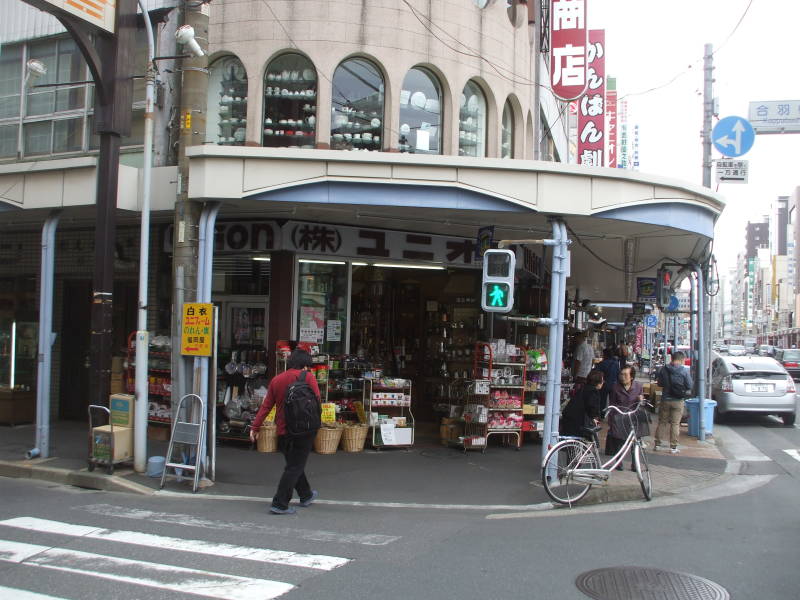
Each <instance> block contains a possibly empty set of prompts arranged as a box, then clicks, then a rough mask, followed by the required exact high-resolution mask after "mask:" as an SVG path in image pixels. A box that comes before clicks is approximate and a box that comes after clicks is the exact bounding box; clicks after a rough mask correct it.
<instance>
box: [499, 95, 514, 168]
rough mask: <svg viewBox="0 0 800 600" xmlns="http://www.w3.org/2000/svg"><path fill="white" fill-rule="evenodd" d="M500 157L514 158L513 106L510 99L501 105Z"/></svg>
mask: <svg viewBox="0 0 800 600" xmlns="http://www.w3.org/2000/svg"><path fill="white" fill-rule="evenodd" d="M500 127H501V136H500V158H514V108H513V107H512V106H511V100H506V104H505V106H503V121H502V123H501V125H500Z"/></svg>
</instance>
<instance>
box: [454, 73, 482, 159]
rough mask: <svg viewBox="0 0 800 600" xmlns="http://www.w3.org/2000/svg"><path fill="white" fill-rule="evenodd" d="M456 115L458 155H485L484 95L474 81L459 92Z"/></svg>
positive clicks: (469, 82)
mask: <svg viewBox="0 0 800 600" xmlns="http://www.w3.org/2000/svg"><path fill="white" fill-rule="evenodd" d="M460 106H461V108H460V111H459V115H458V155H459V156H486V96H485V94H484V93H483V90H482V89H481V88H480V86H479V85H478V84H477V83H475V82H474V81H468V82H467V85H465V86H464V91H463V92H462V93H461V101H460Z"/></svg>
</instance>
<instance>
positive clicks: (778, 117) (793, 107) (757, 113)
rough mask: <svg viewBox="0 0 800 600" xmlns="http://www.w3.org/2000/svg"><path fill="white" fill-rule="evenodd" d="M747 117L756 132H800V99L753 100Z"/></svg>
mask: <svg viewBox="0 0 800 600" xmlns="http://www.w3.org/2000/svg"><path fill="white" fill-rule="evenodd" d="M747 119H748V120H749V121H750V124H751V125H752V126H753V129H755V131H756V133H800V100H768V101H763V102H762V101H759V102H751V103H750V108H749V111H748V113H747Z"/></svg>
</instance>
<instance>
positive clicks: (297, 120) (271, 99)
mask: <svg viewBox="0 0 800 600" xmlns="http://www.w3.org/2000/svg"><path fill="white" fill-rule="evenodd" d="M264 78H265V80H264V145H265V146H270V147H289V148H313V147H314V142H315V140H316V132H317V72H316V70H315V69H314V65H313V64H312V63H311V61H310V60H308V59H307V58H306V57H305V56H303V55H302V54H297V53H294V52H292V53H287V54H282V55H280V56H278V57H277V58H276V59H275V60H273V61H272V62H270V63H269V65H268V66H267V72H266V74H265V75H264Z"/></svg>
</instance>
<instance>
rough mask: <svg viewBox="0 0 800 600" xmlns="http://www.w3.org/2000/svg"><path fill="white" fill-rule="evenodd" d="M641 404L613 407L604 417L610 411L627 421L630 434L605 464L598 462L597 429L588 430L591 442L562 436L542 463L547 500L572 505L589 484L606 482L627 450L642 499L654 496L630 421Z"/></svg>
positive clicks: (641, 445) (640, 447) (583, 493)
mask: <svg viewBox="0 0 800 600" xmlns="http://www.w3.org/2000/svg"><path fill="white" fill-rule="evenodd" d="M645 404H647V403H646V402H640V403H639V404H638V405H637V406H636V408H635V409H633V410H631V411H628V412H625V411H622V410H620V409H619V408H618V407H616V406H613V405H612V406H609V407H608V408H607V409H606V414H608V412H609V411H611V410H612V409H613V410H615V411H616V412H617V413H619V414H620V415H621V416H623V417H626V418H627V419H628V424H629V425H630V432H629V433H628V437H627V439H626V440H625V443H624V444H623V445H622V447H621V448H620V449H619V451H617V453H616V454H614V456H612V457H611V458H610V459H609V460H608V461H606V462H605V463H603V462H602V461H601V459H600V449H599V448H600V443H599V440H598V438H597V432H598V431H600V427H591V428H589V427H587V431H591V433H592V438H593V441H592V442H587V441H586V440H584V439H583V438H579V437H573V436H564V437H563V438H561V439H560V441H559V442H558V443H557V444H556V445H555V446H553V447H552V448H551V449H550V451H549V452H548V453H547V454H546V455H545V457H544V460H543V461H542V484H543V485H544V489H545V491H546V492H547V495H548V496H550V498H551V499H552V500H553V501H554V502H557V503H558V504H566V505H569V506H572V504H573V503H574V502H578V501H579V500H581V499H582V498H583V497H584V496H586V494H588V493H589V490H590V489H591V488H592V485H594V484H596V483H598V484H599V483H605V482H606V481H608V480H609V478H610V477H611V474H612V473H613V472H614V471H615V470H616V468H617V467H618V466H619V465H620V464H622V461H623V460H624V459H625V456H626V455H627V453H628V451H631V453H632V455H633V465H634V469H635V471H636V476H637V477H638V479H639V484H640V485H641V488H642V493H643V494H644V497H645V500H650V499H651V498H652V497H653V482H652V479H651V477H650V465H649V464H648V462H647V455H646V454H645V451H644V446H643V444H642V441H641V439H639V436H638V435H637V434H636V423H635V420H634V418H633V415H635V414H636V413H637V412H638V411H639V409H640V408H641V407H642V405H645Z"/></svg>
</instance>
